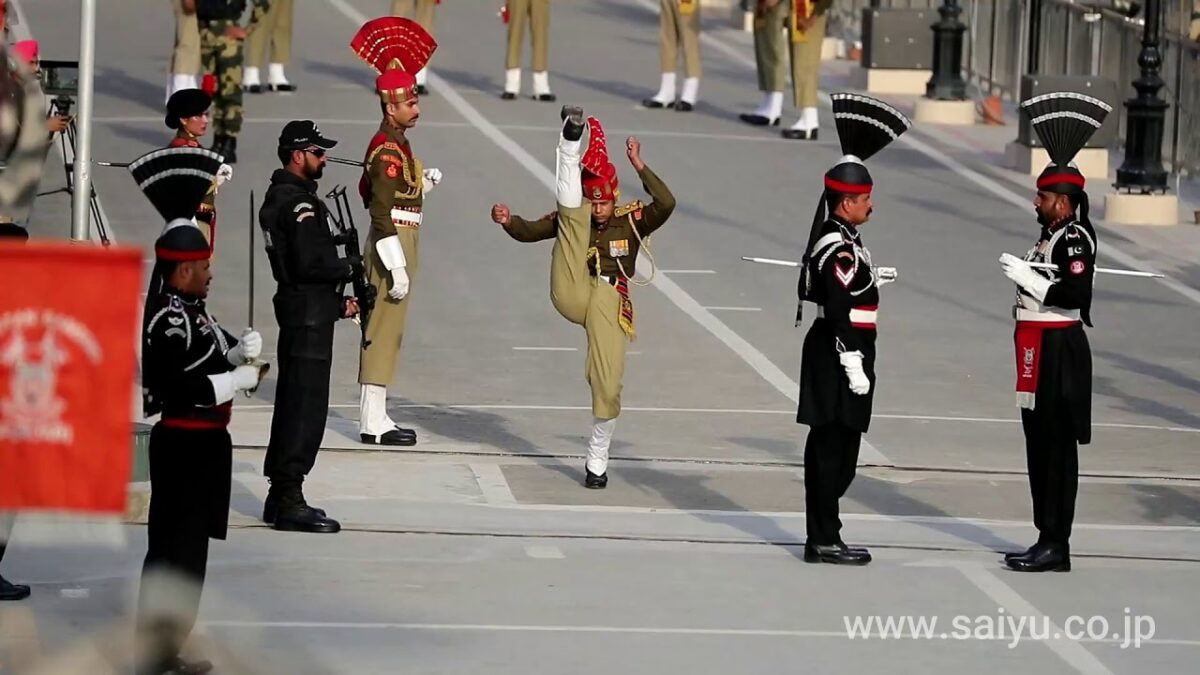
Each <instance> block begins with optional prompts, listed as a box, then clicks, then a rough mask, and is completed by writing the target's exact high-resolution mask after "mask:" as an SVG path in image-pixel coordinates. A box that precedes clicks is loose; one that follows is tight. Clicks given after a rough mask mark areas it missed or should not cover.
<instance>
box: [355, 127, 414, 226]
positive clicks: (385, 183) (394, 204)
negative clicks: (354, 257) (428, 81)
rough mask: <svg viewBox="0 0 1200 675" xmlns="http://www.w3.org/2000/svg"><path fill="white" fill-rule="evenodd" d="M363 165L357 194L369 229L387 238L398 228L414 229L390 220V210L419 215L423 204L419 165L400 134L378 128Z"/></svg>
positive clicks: (399, 132) (407, 224) (408, 224)
mask: <svg viewBox="0 0 1200 675" xmlns="http://www.w3.org/2000/svg"><path fill="white" fill-rule="evenodd" d="M364 164H366V168H365V169H364V170H363V178H362V181H361V182H360V184H359V192H360V193H361V194H362V197H363V201H364V202H365V205H366V207H367V209H368V211H370V214H371V227H372V229H375V230H377V231H378V232H379V233H380V234H382V235H389V236H390V235H392V234H395V233H396V230H397V229H399V228H401V227H415V226H414V225H412V224H410V223H395V222H393V219H392V209H394V208H395V209H403V210H405V211H412V212H414V213H420V212H421V204H422V203H423V201H424V195H423V193H422V177H423V173H422V168H421V161H420V160H418V159H417V158H416V157H415V156H413V153H412V148H411V146H409V144H408V139H407V138H405V137H404V134H403V133H402V132H401V130H400V129H396V128H393V127H392V126H390V125H388V124H387V123H386V122H385V123H383V124H382V125H380V127H379V133H377V134H376V135H375V137H374V138H372V139H371V144H370V146H369V147H368V149H367V157H366V160H365V161H364Z"/></svg>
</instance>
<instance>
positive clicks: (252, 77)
mask: <svg viewBox="0 0 1200 675" xmlns="http://www.w3.org/2000/svg"><path fill="white" fill-rule="evenodd" d="M256 84H262V80H260V79H259V77H258V68H256V67H254V66H246V69H245V70H244V71H243V72H242V86H243V87H250V86H253V85H256Z"/></svg>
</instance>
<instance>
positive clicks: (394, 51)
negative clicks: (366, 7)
mask: <svg viewBox="0 0 1200 675" xmlns="http://www.w3.org/2000/svg"><path fill="white" fill-rule="evenodd" d="M350 48H351V49H353V50H354V53H355V54H357V55H358V58H360V59H362V60H363V61H365V62H366V63H367V65H369V66H371V67H372V68H374V69H375V71H376V72H378V73H383V72H384V71H387V70H390V69H392V68H396V67H399V68H400V69H401V70H403V71H404V72H406V73H414V74H415V73H416V72H417V71H418V70H420V69H422V68H424V67H425V64H427V63H429V59H430V57H432V56H433V52H434V51H435V50H436V49H437V41H436V40H434V39H433V37H432V36H431V35H430V34H429V33H428V32H426V31H425V29H424V28H422V27H421V26H420V24H418V23H417V22H416V21H413V20H411V19H403V18H400V17H395V16H384V17H380V18H378V19H372V20H370V21H368V22H366V23H364V24H363V25H362V28H359V29H358V32H357V33H356V34H355V35H354V39H353V40H351V41H350Z"/></svg>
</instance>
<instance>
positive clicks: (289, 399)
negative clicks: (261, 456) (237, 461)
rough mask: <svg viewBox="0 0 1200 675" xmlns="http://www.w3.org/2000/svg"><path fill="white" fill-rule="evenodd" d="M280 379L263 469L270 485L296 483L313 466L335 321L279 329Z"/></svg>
mask: <svg viewBox="0 0 1200 675" xmlns="http://www.w3.org/2000/svg"><path fill="white" fill-rule="evenodd" d="M278 358H279V384H278V386H277V388H276V390H275V412H274V414H273V415H272V416H271V440H270V442H269V443H268V444H267V458H266V461H265V462H264V463H263V474H265V475H266V476H267V478H269V479H270V480H271V486H272V489H282V488H284V487H287V486H292V485H298V484H300V483H302V482H303V481H304V477H305V476H307V475H308V472H309V471H312V468H313V465H315V464H316V462H317V451H318V450H320V449H321V440H322V439H323V438H324V437H325V421H326V418H327V417H328V416H329V373H330V370H331V369H332V368H333V324H332V323H330V324H323V325H319V326H302V327H283V328H280V330H279V349H278Z"/></svg>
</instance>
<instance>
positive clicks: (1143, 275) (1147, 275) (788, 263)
mask: <svg viewBox="0 0 1200 675" xmlns="http://www.w3.org/2000/svg"><path fill="white" fill-rule="evenodd" d="M742 260H745V261H746V262H753V263H762V264H764V265H780V266H782V267H799V266H800V263H798V262H795V261H793V260H779V259H778V258H755V257H751V256H742ZM1029 266H1030V267H1037V268H1040V269H1044V270H1056V269H1058V265H1055V264H1054V263H1039V262H1031V263H1029ZM1096 273H1097V274H1111V275H1113V276H1118V277H1137V278H1140V279H1165V278H1166V275H1165V274H1159V273H1158V272H1138V271H1136V270H1117V269H1111V268H1108V267H1097V268H1096Z"/></svg>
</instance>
